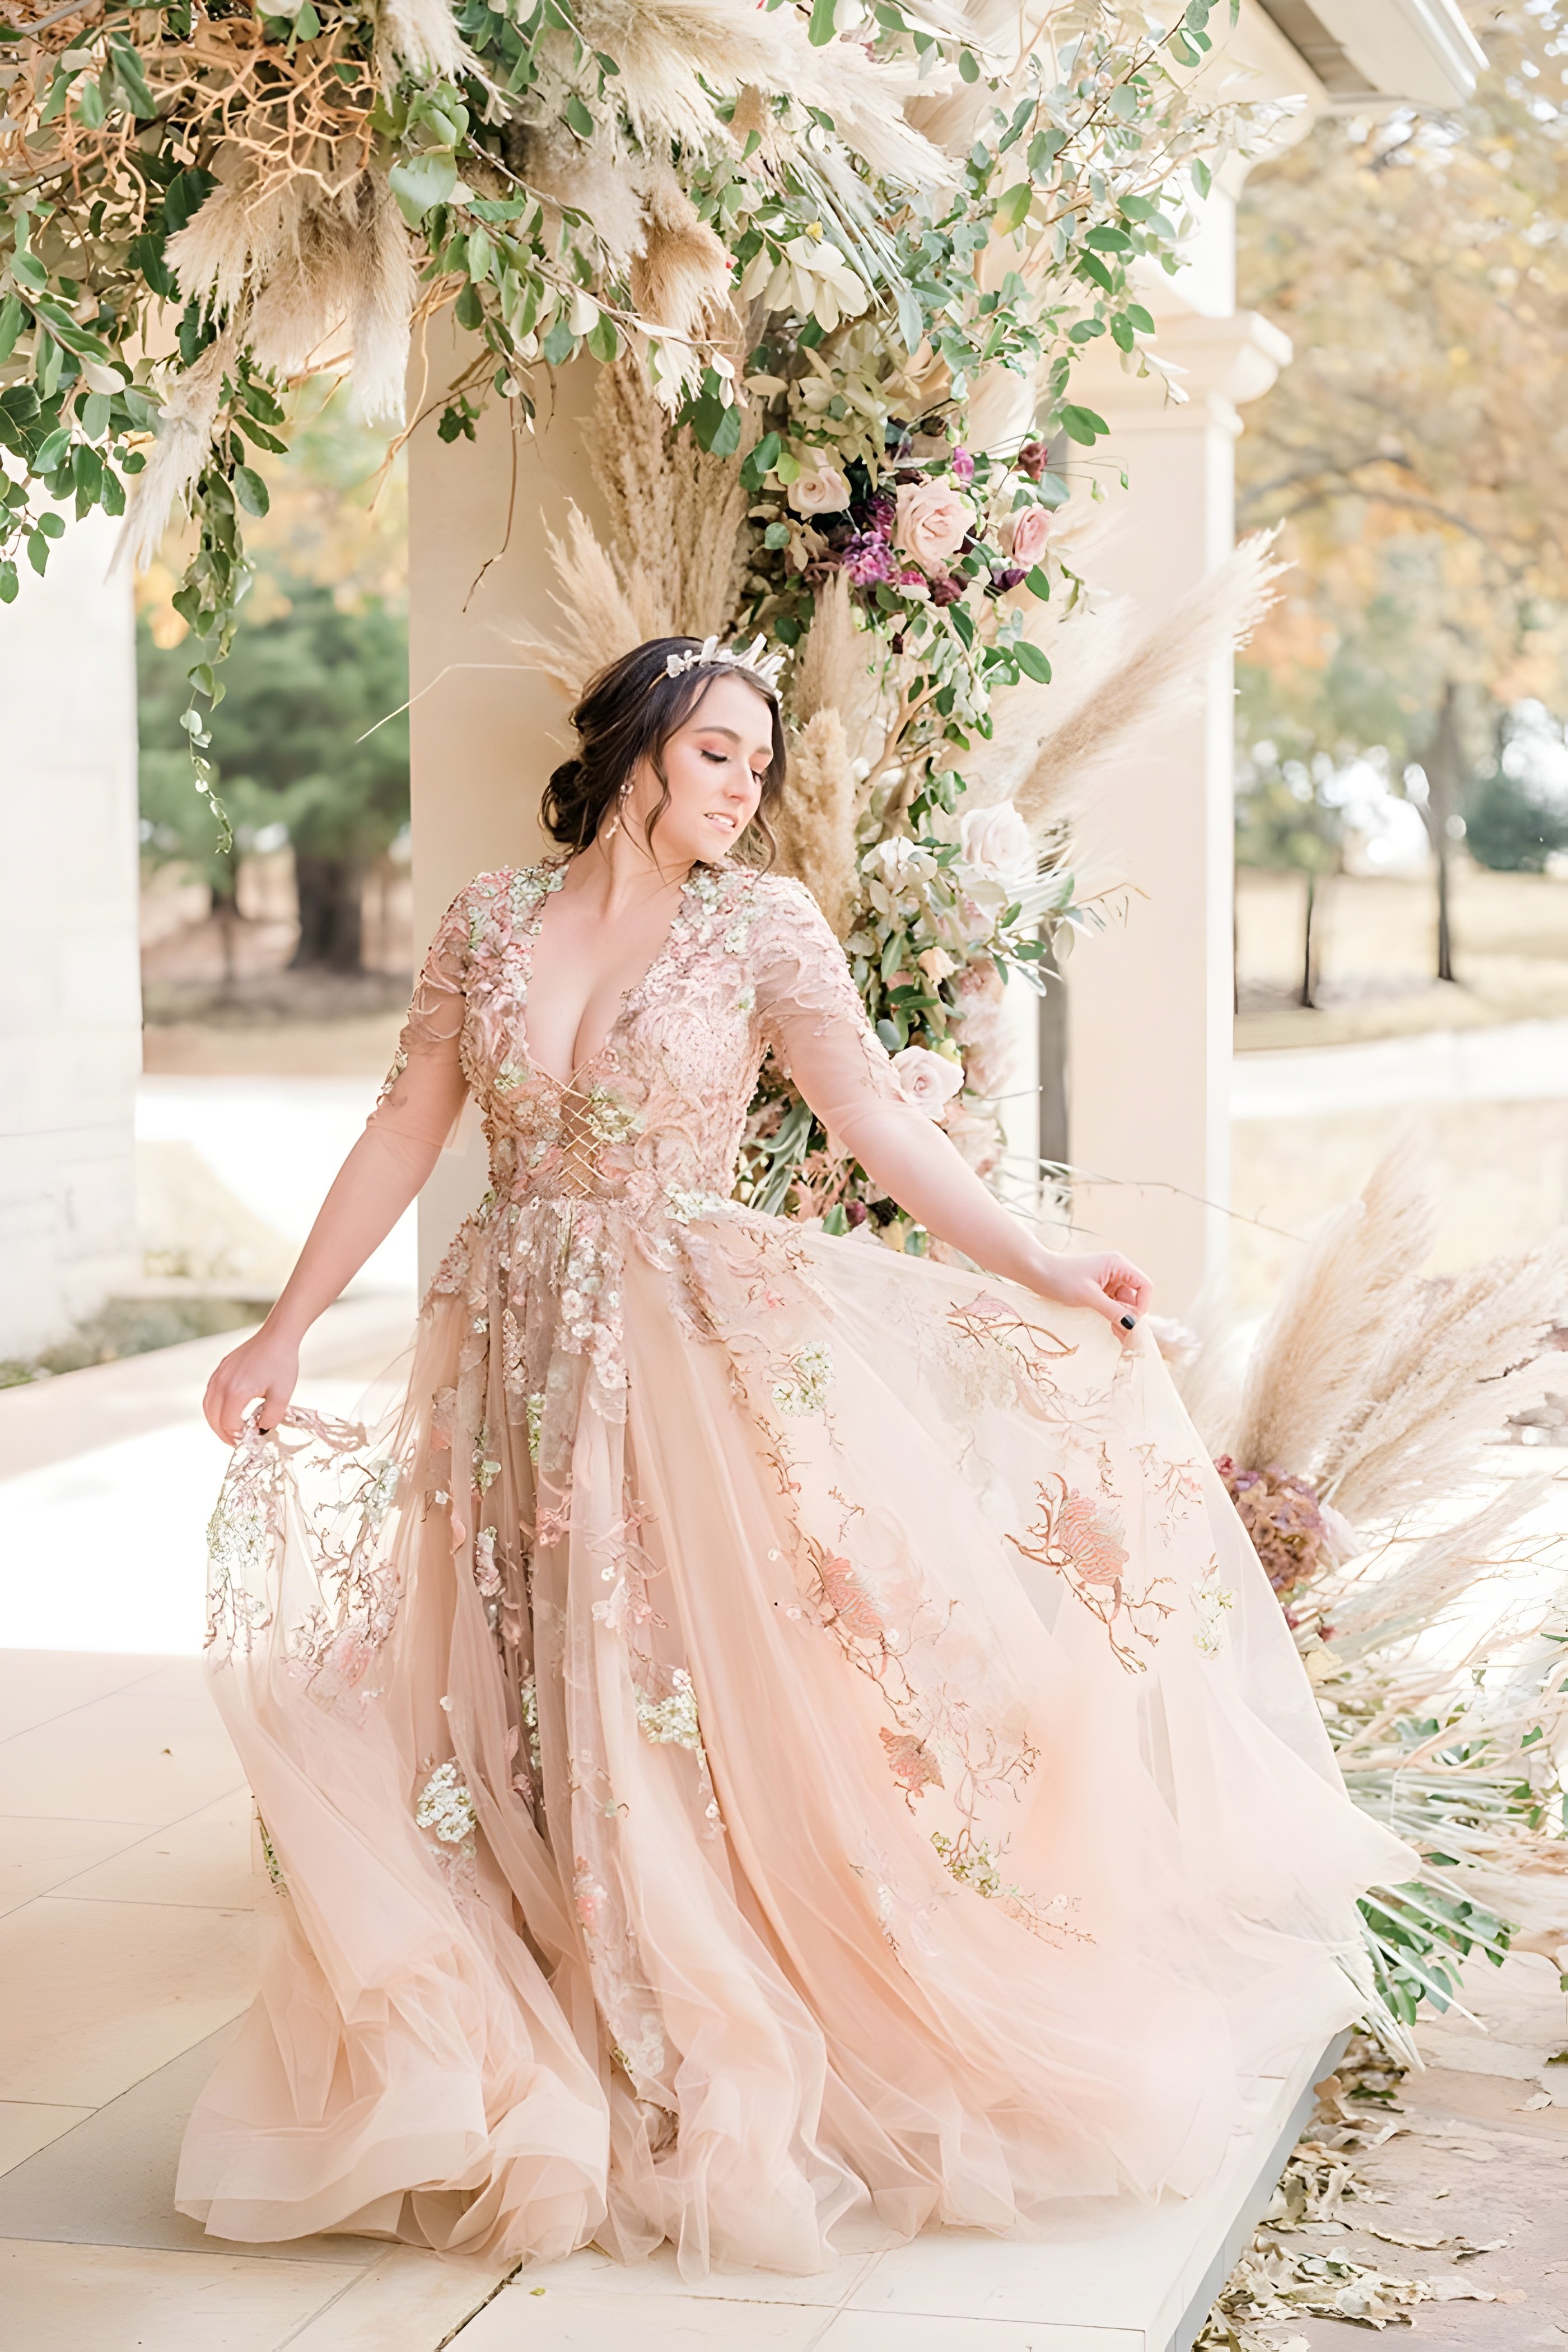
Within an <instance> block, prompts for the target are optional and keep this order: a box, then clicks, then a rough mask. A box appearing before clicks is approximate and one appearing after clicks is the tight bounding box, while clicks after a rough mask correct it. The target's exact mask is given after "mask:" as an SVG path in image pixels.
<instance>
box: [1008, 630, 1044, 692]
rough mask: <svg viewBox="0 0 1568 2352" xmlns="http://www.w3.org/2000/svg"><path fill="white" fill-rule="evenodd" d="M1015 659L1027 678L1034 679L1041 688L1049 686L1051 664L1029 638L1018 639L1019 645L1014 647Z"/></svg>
mask: <svg viewBox="0 0 1568 2352" xmlns="http://www.w3.org/2000/svg"><path fill="white" fill-rule="evenodd" d="M1013 658H1014V660H1015V661H1016V663H1017V665H1018V667H1019V668H1020V669H1021V670H1022V671H1023V673H1024V676H1025V677H1032V678H1034V679H1035V680H1036V681H1037V683H1038V684H1039V685H1041V686H1049V684H1050V682H1051V666H1050V663H1049V662H1048V661H1047V659H1046V656H1045V655H1044V654H1043V653H1042V652H1041V651H1040V649H1039V647H1038V646H1037V645H1034V644H1032V643H1031V642H1030V640H1029V639H1028V638H1027V637H1020V638H1019V639H1018V642H1017V644H1016V646H1014V647H1013Z"/></svg>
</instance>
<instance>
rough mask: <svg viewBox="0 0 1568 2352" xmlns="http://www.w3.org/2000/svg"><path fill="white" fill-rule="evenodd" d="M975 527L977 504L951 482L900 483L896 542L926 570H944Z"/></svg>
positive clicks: (894, 533)
mask: <svg viewBox="0 0 1568 2352" xmlns="http://www.w3.org/2000/svg"><path fill="white" fill-rule="evenodd" d="M973 528H974V509H973V506H972V505H971V504H970V501H969V500H968V499H966V498H963V497H962V496H961V495H960V494H959V492H958V491H957V490H955V489H954V488H952V485H951V484H950V483H947V482H900V484H899V509H898V514H897V516H896V518H895V520H894V523H893V544H894V546H895V547H900V548H902V550H903V551H904V553H905V554H906V555H912V556H913V557H914V560H915V562H917V563H918V564H920V565H921V566H922V567H923V569H924V570H925V571H927V572H942V571H944V570H945V568H946V566H947V565H948V563H949V562H951V561H952V558H953V556H955V555H956V554H957V553H958V551H959V549H960V548H961V547H962V546H963V542H964V541H965V540H966V539H967V538H968V536H969V534H970V532H971V531H972V530H973Z"/></svg>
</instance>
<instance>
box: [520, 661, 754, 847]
mask: <svg viewBox="0 0 1568 2352" xmlns="http://www.w3.org/2000/svg"><path fill="white" fill-rule="evenodd" d="M700 650H701V646H700V640H699V639H698V638H696V637H650V638H649V639H648V641H647V645H644V646H635V647H634V648H633V650H632V651H631V652H630V653H629V654H623V655H622V656H621V658H620V660H619V661H614V662H611V663H610V664H609V666H608V667H607V668H605V669H602V670H601V671H600V672H599V674H598V676H597V677H592V678H590V679H589V681H588V683H587V685H586V686H585V687H584V689H583V694H582V698H581V700H580V701H579V702H578V704H577V707H576V709H574V711H573V713H572V724H573V726H574V728H575V729H576V730H577V742H578V751H577V756H576V758H575V759H573V760H563V761H562V762H561V765H560V766H559V767H558V768H557V769H556V770H555V772H554V773H553V774H552V777H551V779H550V782H549V783H548V784H547V785H546V786H545V789H544V798H543V801H542V803H541V807H540V814H541V815H542V818H543V821H544V829H545V831H546V832H547V833H548V834H549V835H550V837H551V839H552V841H559V842H561V843H562V844H563V845H564V846H565V847H566V848H568V849H572V850H577V849H586V847H587V846H588V844H589V843H590V842H591V841H592V840H593V838H594V835H595V834H596V833H597V832H598V830H599V826H600V824H602V822H603V821H604V818H605V814H606V813H607V812H608V811H609V810H610V809H611V808H613V806H614V805H615V803H616V800H617V799H618V798H619V795H620V792H621V788H622V786H623V785H624V784H625V783H626V782H627V781H628V779H629V778H630V776H631V775H632V773H633V772H634V770H635V769H636V768H637V763H638V761H641V760H647V761H648V763H649V765H650V766H651V768H652V769H653V772H654V774H655V775H656V776H657V777H658V781H659V783H660V785H661V787H662V790H663V797H662V798H661V799H660V801H659V803H658V807H657V808H655V810H654V811H653V814H651V815H650V817H649V818H648V821H647V831H648V835H649V836H650V838H651V836H652V834H653V829H654V826H655V825H656V824H658V820H659V818H660V817H661V816H662V815H663V814H664V812H665V810H666V809H667V808H668V806H669V783H668V779H667V777H666V775H665V772H664V761H663V759H662V756H661V754H662V753H663V751H664V747H665V745H666V744H667V743H668V740H669V739H670V737H671V736H672V735H673V734H674V733H675V732H676V730H677V729H678V728H680V727H684V726H685V724H686V721H687V720H688V719H689V718H690V716H691V714H692V712H693V711H694V710H695V709H697V706H698V704H699V703H700V702H701V700H702V699H703V698H704V697H705V695H706V694H707V692H708V689H709V688H710V686H711V685H712V683H713V681H714V679H715V678H716V677H740V678H744V679H745V680H746V682H747V684H748V685H750V686H752V688H754V690H755V691H756V692H757V693H758V694H760V695H761V696H762V698H763V701H764V702H765V703H766V704H767V706H768V710H769V714H770V716H771V718H772V719H773V757H772V759H770V761H768V764H767V768H766V771H765V772H764V773H763V795H762V798H761V800H760V801H759V802H758V803H757V813H756V815H755V816H754V817H753V818H752V831H753V832H754V833H755V834H757V835H760V837H761V841H762V845H763V856H764V862H769V863H771V861H772V858H773V835H772V833H771V832H770V831H769V829H768V821H767V820H768V811H769V809H770V808H771V807H772V806H773V803H775V802H776V801H777V799H778V796H779V794H780V793H781V792H782V791H783V790H784V766H785V753H784V722H783V720H782V719H780V717H779V706H778V698H777V697H776V695H773V694H770V693H769V692H768V691H767V689H766V688H765V687H763V685H762V683H761V681H760V680H758V679H755V678H753V677H751V676H750V675H749V673H748V672H747V671H746V670H745V669H744V668H743V667H738V666H735V667H731V666H730V665H728V664H725V665H721V664H718V663H714V664H711V665H710V666H709V667H706V668H702V667H699V666H698V665H697V664H696V663H693V664H692V666H691V667H690V668H689V669H683V670H679V671H678V672H677V674H676V675H675V677H670V675H669V670H668V663H669V656H670V655H671V654H688V653H698V652H700Z"/></svg>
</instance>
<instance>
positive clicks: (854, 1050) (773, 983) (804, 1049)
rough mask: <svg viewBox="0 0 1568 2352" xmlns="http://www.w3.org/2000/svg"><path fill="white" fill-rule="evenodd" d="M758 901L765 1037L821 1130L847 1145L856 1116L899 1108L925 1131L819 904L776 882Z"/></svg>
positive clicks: (762, 888) (755, 965)
mask: <svg viewBox="0 0 1568 2352" xmlns="http://www.w3.org/2000/svg"><path fill="white" fill-rule="evenodd" d="M757 897H758V899H759V900H760V901H761V909H760V914H759V919H758V921H757V923H756V926H755V928H754V929H753V931H752V970H753V971H754V974H755V984H756V991H757V1011H758V1014H759V1016H760V1018H761V1022H762V1027H763V1036H764V1037H765V1038H766V1040H767V1043H768V1045H770V1046H771V1047H772V1049H773V1055H774V1057H775V1059H776V1060H777V1061H778V1063H779V1065H780V1066H781V1067H782V1068H783V1069H784V1072H785V1073H786V1075H787V1076H789V1077H790V1078H792V1079H793V1080H794V1082H795V1085H796V1086H797V1087H799V1089H800V1091H801V1093H802V1094H803V1095H804V1096H805V1099H806V1101H807V1102H808V1103H809V1104H810V1105H811V1108H812V1109H813V1110H814V1111H815V1112H816V1116H817V1118H819V1119H820V1120H821V1121H822V1123H823V1125H824V1127H826V1129H827V1130H828V1132H829V1133H830V1134H831V1135H833V1136H835V1137H836V1138H837V1139H838V1140H839V1141H840V1142H843V1143H845V1144H848V1143H849V1129H850V1127H851V1126H852V1125H853V1124H854V1121H855V1118H856V1114H857V1113H858V1112H863V1111H866V1110H868V1109H879V1110H889V1109H897V1110H899V1111H902V1112H906V1113H907V1114H908V1115H909V1117H910V1118H915V1119H919V1120H921V1123H922V1125H923V1124H924V1114H923V1113H922V1112H921V1111H918V1110H916V1109H914V1108H913V1107H912V1106H911V1105H910V1102H909V1101H908V1100H907V1098H906V1097H905V1095H904V1092H903V1089H902V1088H901V1087H900V1085H899V1080H898V1076H897V1073H896V1072H895V1070H894V1068H893V1066H892V1063H891V1062H890V1061H889V1057H888V1053H887V1049H886V1047H885V1046H884V1045H883V1044H882V1042H881V1040H880V1038H879V1037H878V1035H877V1034H876V1032H875V1031H874V1030H873V1028H872V1027H871V1024H870V1023H869V1022H868V1019H867V1017H866V1008H865V1006H864V1005H863V1004H862V1003H861V1002H860V999H859V996H858V993H857V991H856V987H855V983H854V982H853V980H852V979H851V978H850V975H849V966H848V963H847V961H846V959H845V954H844V950H843V949H842V948H841V947H840V945H839V943H838V941H837V940H836V939H835V938H834V936H833V933H832V931H831V929H829V928H828V925H827V923H826V920H825V919H824V918H823V915H822V913H821V911H820V909H819V908H818V907H817V905H816V900H815V899H814V898H812V897H811V895H810V893H809V892H808V891H807V890H806V889H805V887H804V886H803V885H802V884H801V883H799V882H794V881H789V880H786V879H784V877H780V876H773V875H770V876H768V877H765V878H764V880H763V882H761V883H760V884H759V885H758V887H757ZM851 1148H852V1147H851Z"/></svg>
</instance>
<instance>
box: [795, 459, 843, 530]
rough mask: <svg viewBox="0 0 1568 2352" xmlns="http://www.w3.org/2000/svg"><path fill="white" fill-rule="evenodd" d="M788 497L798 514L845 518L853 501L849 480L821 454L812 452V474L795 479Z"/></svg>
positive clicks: (807, 473)
mask: <svg viewBox="0 0 1568 2352" xmlns="http://www.w3.org/2000/svg"><path fill="white" fill-rule="evenodd" d="M788 496H789V502H790V504H791V506H792V507H793V508H794V509H795V512H796V514H801V515H813V514H842V513H843V511H844V509H845V508H846V507H847V505H848V503H849V499H850V490H849V482H848V478H847V476H846V475H845V474H843V473H841V472H840V470H839V468H838V467H837V466H835V465H833V464H831V463H830V462H829V460H828V459H827V458H826V457H824V456H823V454H822V452H821V450H819V449H816V450H813V451H812V452H811V453H810V471H809V472H805V473H802V474H800V475H798V476H797V477H796V478H795V480H794V481H793V482H792V483H791V484H790V486H789V492H788Z"/></svg>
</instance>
